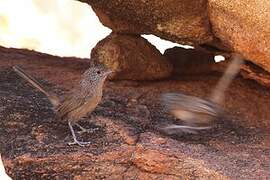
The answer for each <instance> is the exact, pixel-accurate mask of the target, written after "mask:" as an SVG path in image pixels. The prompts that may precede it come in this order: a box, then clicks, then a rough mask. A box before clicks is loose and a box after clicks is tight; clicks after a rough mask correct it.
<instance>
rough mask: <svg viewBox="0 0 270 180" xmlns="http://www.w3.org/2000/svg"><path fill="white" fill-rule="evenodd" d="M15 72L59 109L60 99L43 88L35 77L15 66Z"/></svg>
mask: <svg viewBox="0 0 270 180" xmlns="http://www.w3.org/2000/svg"><path fill="white" fill-rule="evenodd" d="M13 70H14V71H15V72H16V73H17V74H18V75H19V76H20V77H22V78H23V79H25V80H26V81H27V82H29V83H30V84H31V85H32V86H33V87H35V88H36V89H38V90H39V91H41V92H42V93H43V94H45V95H46V96H47V97H48V99H49V101H50V102H51V103H52V105H53V106H54V107H57V106H58V105H59V103H60V99H59V98H58V97H57V96H56V95H55V94H54V93H53V92H50V91H49V90H47V89H46V88H45V87H43V86H42V85H41V84H40V83H39V82H38V81H37V80H36V79H35V78H34V77H32V76H31V75H29V74H28V73H26V72H25V71H24V70H23V69H22V68H20V67H19V66H13Z"/></svg>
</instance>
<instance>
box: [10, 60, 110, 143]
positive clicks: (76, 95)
mask: <svg viewBox="0 0 270 180" xmlns="http://www.w3.org/2000/svg"><path fill="white" fill-rule="evenodd" d="M13 69H14V71H15V72H16V73H17V74H18V75H19V76H20V77H22V78H23V79H25V80H26V81H27V82H29V83H30V84H31V85H32V86H34V87H35V88H37V89H38V90H39V91H41V92H42V93H44V94H45V95H46V96H47V97H48V99H49V101H50V102H51V103H52V105H53V107H54V110H55V112H56V117H57V118H58V119H61V120H67V121H68V125H69V128H70V131H71V134H72V136H73V142H72V143H69V145H71V144H78V145H80V146H84V145H86V144H89V143H90V142H82V141H78V139H77V137H76V134H75V132H74V129H73V125H77V126H78V127H79V128H80V129H81V130H82V131H87V129H85V128H83V127H82V126H80V125H79V124H78V123H77V122H78V121H79V120H80V119H81V118H83V117H85V116H86V115H87V114H88V113H91V112H92V111H93V110H94V109H95V108H96V107H97V105H98V104H99V102H100V101H101V98H102V89H103V85H104V82H105V79H106V77H107V76H108V75H109V74H110V73H111V72H112V71H111V70H109V69H107V68H106V67H105V66H104V65H101V64H98V65H95V66H93V67H90V68H89V69H88V70H87V71H85V72H84V74H83V75H82V78H81V80H80V82H79V84H78V85H77V87H75V88H74V89H73V90H71V91H70V92H69V93H67V94H66V95H65V96H64V97H63V100H60V98H59V97H58V96H57V95H55V94H54V93H53V92H51V91H50V90H48V89H46V88H45V87H43V86H42V85H41V84H40V83H39V82H38V81H37V80H36V79H35V78H33V77H31V76H30V75H29V74H28V73H26V72H25V71H24V70H22V69H21V68H20V67H18V66H14V67H13Z"/></svg>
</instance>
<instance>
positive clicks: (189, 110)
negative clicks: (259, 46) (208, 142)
mask: <svg viewBox="0 0 270 180" xmlns="http://www.w3.org/2000/svg"><path fill="white" fill-rule="evenodd" d="M242 63H243V57H242V56H241V55H239V54H233V55H232V62H231V63H230V64H229V66H228V67H227V69H226V71H225V72H224V74H223V76H222V77H221V79H220V80H219V82H218V83H217V85H216V87H215V89H214V90H213V91H212V93H211V95H210V98H209V100H205V99H201V98H198V97H193V96H188V95H184V94H180V93H165V94H163V95H162V97H161V98H162V101H163V103H164V105H165V107H166V108H167V109H168V110H169V111H170V112H171V114H173V115H174V116H175V117H176V118H178V119H180V120H182V122H183V125H175V124H174V125H168V126H166V127H165V128H164V130H166V131H167V132H169V131H177V130H181V131H183V132H188V133H197V131H198V130H205V129H210V128H211V127H212V123H213V122H214V120H215V119H217V118H218V117H220V115H221V114H222V113H223V109H222V108H221V106H220V105H221V104H222V103H223V101H224V97H225V91H226V89H227V88H228V87H229V85H230V83H231V82H232V80H233V79H234V77H235V76H236V75H237V73H238V72H239V70H240V66H241V64H242Z"/></svg>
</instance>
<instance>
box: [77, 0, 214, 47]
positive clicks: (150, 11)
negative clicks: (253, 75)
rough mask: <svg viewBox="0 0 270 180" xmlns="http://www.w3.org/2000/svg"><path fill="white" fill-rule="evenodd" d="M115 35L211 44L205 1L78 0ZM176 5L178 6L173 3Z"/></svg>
mask: <svg viewBox="0 0 270 180" xmlns="http://www.w3.org/2000/svg"><path fill="white" fill-rule="evenodd" d="M81 1H82V2H87V3H89V4H90V5H91V6H92V8H93V10H94V11H95V12H96V14H97V15H98V17H99V19H100V21H101V22H102V23H103V24H104V25H105V26H107V27H109V28H111V29H112V30H113V31H115V32H122V33H132V34H155V35H157V36H159V37H162V38H164V39H168V40H171V41H175V42H178V43H186V44H187V43H188V44H193V43H194V42H196V43H205V42H209V41H211V40H212V37H211V29H210V26H209V21H208V17H207V0H181V1H173V0H169V1H167V0H166V1H165V0H162V1H160V0H151V1H142V0H120V1H106V0H81ZM176 2H179V3H176Z"/></svg>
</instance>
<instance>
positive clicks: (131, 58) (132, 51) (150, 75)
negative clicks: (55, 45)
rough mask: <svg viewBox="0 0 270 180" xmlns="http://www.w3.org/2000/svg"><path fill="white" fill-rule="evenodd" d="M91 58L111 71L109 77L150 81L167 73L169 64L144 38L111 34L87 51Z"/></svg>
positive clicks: (165, 75)
mask: <svg viewBox="0 0 270 180" xmlns="http://www.w3.org/2000/svg"><path fill="white" fill-rule="evenodd" d="M91 58H92V59H93V60H94V61H98V62H101V63H103V64H105V65H106V66H108V67H109V68H111V69H112V70H114V71H115V73H113V74H112V76H110V78H111V79H125V80H153V79H160V78H165V77H168V76H170V74H171V72H172V65H171V64H170V63H169V61H167V59H166V58H164V57H162V55H161V53H160V52H159V51H158V50H157V49H156V48H155V46H153V45H152V44H150V43H149V42H148V41H147V40H146V39H144V38H142V37H140V36H137V35H119V34H116V33H112V34H110V35H109V36H107V37H106V38H105V39H103V40H102V41H100V42H99V43H98V44H97V45H96V47H95V48H94V49H93V50H92V52H91Z"/></svg>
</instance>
